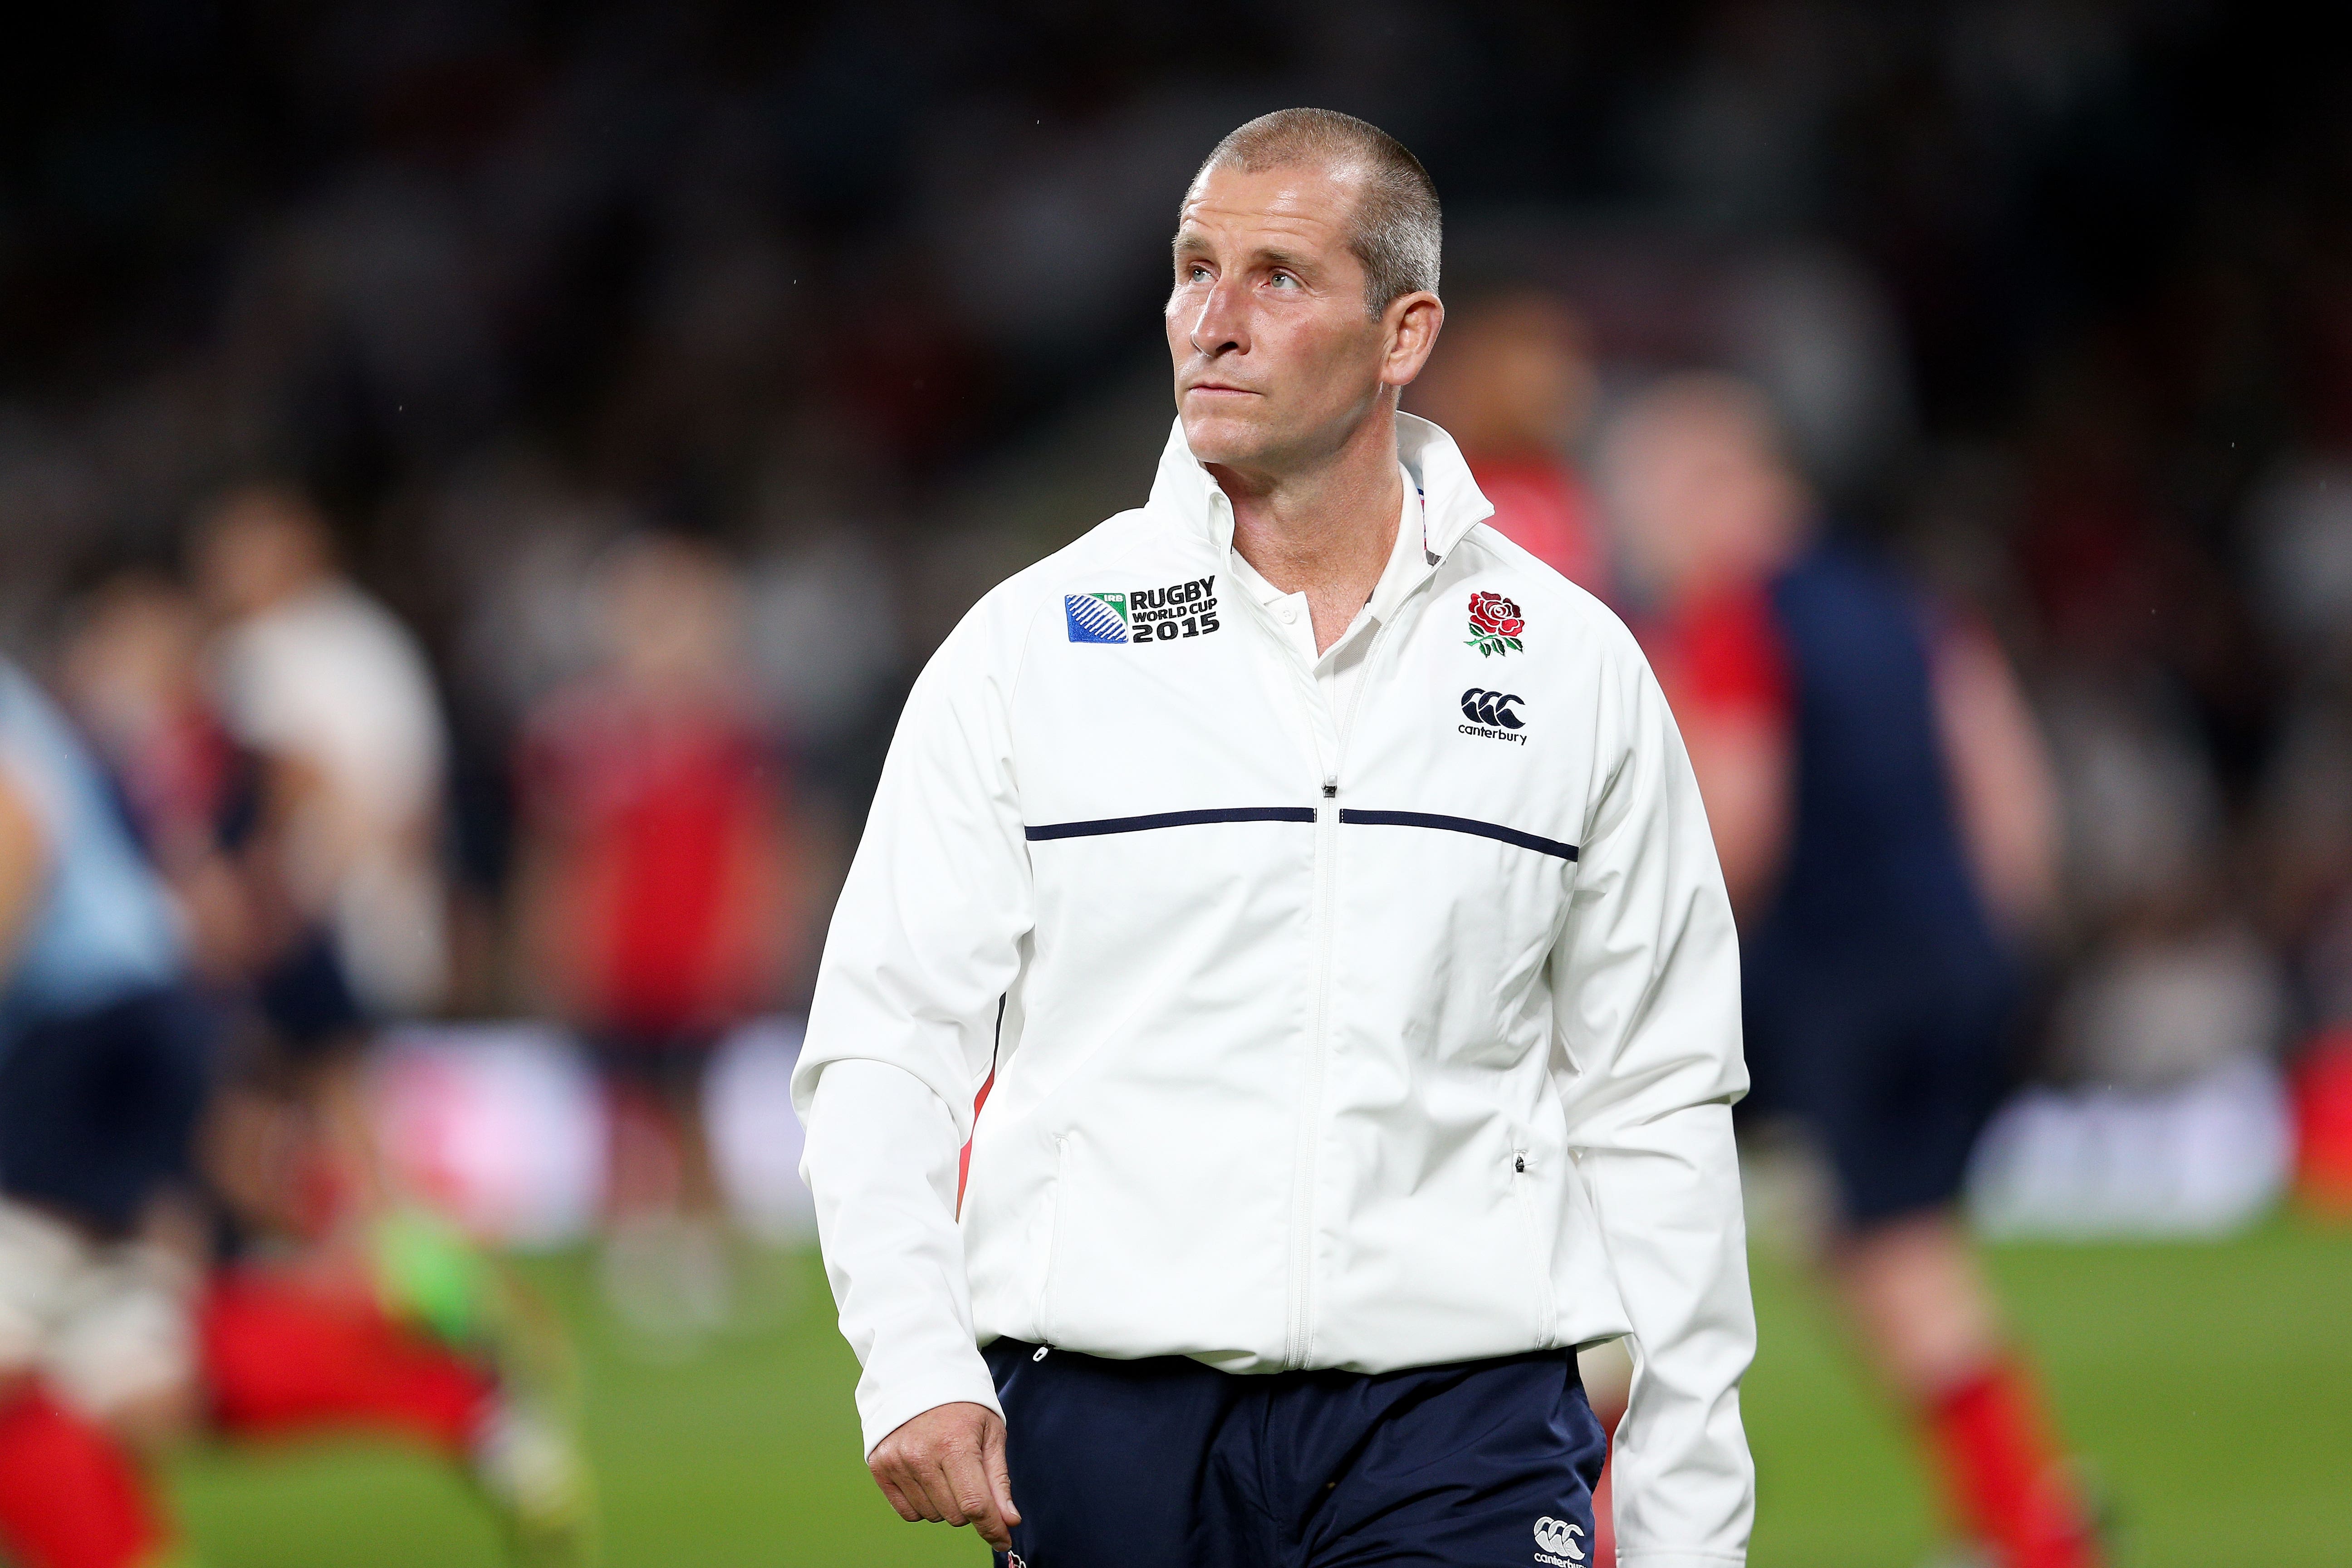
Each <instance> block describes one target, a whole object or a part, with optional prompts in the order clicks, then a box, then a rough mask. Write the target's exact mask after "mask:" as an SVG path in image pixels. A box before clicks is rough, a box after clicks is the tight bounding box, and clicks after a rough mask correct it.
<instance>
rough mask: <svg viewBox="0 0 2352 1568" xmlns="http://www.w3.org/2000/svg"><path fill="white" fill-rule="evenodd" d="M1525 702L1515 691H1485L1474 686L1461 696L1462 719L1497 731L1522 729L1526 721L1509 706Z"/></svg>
mask: <svg viewBox="0 0 2352 1568" xmlns="http://www.w3.org/2000/svg"><path fill="white" fill-rule="evenodd" d="M1526 700H1527V699H1526V698H1524V697H1522V696H1520V695H1519V694H1518V693H1517V692H1516V691H1514V692H1508V693H1506V692H1501V691H1486V690H1482V689H1480V688H1478V687H1475V686H1474V687H1472V688H1471V689H1469V690H1467V691H1465V692H1464V693H1463V694H1462V717H1464V718H1465V719H1467V720H1469V721H1471V722H1472V723H1474V724H1487V725H1491V726H1493V727H1494V728H1496V729H1498V730H1517V729H1522V728H1524V727H1525V726H1526V723H1527V721H1526V720H1524V719H1522V718H1520V717H1519V716H1518V715H1517V714H1516V713H1514V712H1512V711H1511V704H1512V703H1514V702H1525V701H1526Z"/></svg>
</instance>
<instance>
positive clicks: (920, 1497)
mask: <svg viewBox="0 0 2352 1568" xmlns="http://www.w3.org/2000/svg"><path fill="white" fill-rule="evenodd" d="M935 1473H936V1467H934V1466H932V1465H930V1464H928V1463H925V1462H923V1461H921V1460H919V1459H913V1458H897V1459H894V1460H893V1461H892V1468H891V1472H890V1479H892V1480H894V1481H896V1482H897V1483H898V1493H899V1495H900V1496H901V1497H904V1498H905V1499H906V1500H907V1502H908V1506H910V1507H911V1508H913V1509H914V1510H915V1517H916V1518H918V1519H927V1520H929V1521H931V1522H932V1523H933V1524H941V1523H944V1522H946V1521H947V1514H946V1512H945V1511H944V1510H942V1509H941V1508H940V1502H941V1497H940V1488H939V1486H938V1485H937V1484H936V1482H934V1481H933V1479H932V1477H933V1475H934V1474H935Z"/></svg>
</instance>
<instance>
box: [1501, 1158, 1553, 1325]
mask: <svg viewBox="0 0 2352 1568" xmlns="http://www.w3.org/2000/svg"><path fill="white" fill-rule="evenodd" d="M1535 1182H1536V1173H1535V1170H1534V1168H1533V1165H1532V1163H1531V1162H1530V1161H1529V1160H1528V1153H1527V1151H1526V1150H1524V1149H1520V1150H1516V1151H1514V1152H1512V1155H1511V1201H1512V1202H1513V1203H1514V1204H1516V1205H1517V1206H1518V1211H1519V1229H1520V1234H1521V1237H1522V1238H1523V1240H1524V1241H1525V1243H1526V1253H1527V1260H1528V1276H1529V1281H1530V1284H1531V1286H1532V1296H1533V1300H1534V1310H1535V1333H1536V1348H1537V1349H1538V1350H1549V1349H1551V1347H1552V1341H1553V1337H1554V1336H1555V1335H1556V1334H1557V1333H1558V1332H1559V1321H1558V1311H1557V1309H1556V1308H1555V1306H1554V1303H1553V1300H1552V1291H1551V1258H1552V1251H1553V1249H1552V1247H1549V1246H1547V1245H1546V1244H1545V1239H1544V1228H1543V1225H1542V1223H1541V1220H1540V1218H1539V1215H1541V1213H1542V1208H1541V1205H1539V1204H1538V1201H1537V1193H1536V1190H1535Z"/></svg>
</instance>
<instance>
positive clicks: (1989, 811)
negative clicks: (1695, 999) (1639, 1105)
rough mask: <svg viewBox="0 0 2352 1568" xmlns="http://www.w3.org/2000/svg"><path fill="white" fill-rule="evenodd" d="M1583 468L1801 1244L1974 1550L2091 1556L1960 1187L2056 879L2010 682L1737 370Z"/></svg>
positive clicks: (2015, 1556)
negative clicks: (1822, 522) (1828, 519)
mask: <svg viewBox="0 0 2352 1568" xmlns="http://www.w3.org/2000/svg"><path fill="white" fill-rule="evenodd" d="M1604 473H1605V475H1606V479H1607V484H1608V493H1609V495H1610V499H1611V501H1612V515H1613V517H1614V519H1615V520H1616V521H1618V522H1619V523H1620V525H1621V527H1622V542H1623V546H1624V559H1625V561H1626V563H1627V564H1628V568H1629V572H1630V574H1632V575H1633V578H1634V582H1635V585H1636V586H1637V587H1638V590H1639V592H1640V595H1641V600H1642V603H1643V607H1644V609H1645V610H1646V611H1647V614H1646V615H1644V616H1643V617H1641V618H1640V620H1639V622H1638V625H1639V626H1640V629H1641V631H1642V634H1643V643H1644V646H1645V647H1647V648H1648V650H1649V653H1650V657H1651V659H1652V661H1653V664H1654V668H1656V670H1657V673H1658V679H1659V682H1660V684H1661V685H1662V686H1664V689H1665V691H1666V694H1667V698H1668V700H1669V701H1670V702H1671V703H1672V704H1673V706H1674V710H1675V717H1676V720H1677V721H1678V722H1679V723H1680V724H1681V726H1682V731H1683V734H1684V736H1685V742H1686V744H1687V745H1688V747H1689V751H1690V757H1691V765H1692V768H1693V770H1694V771H1695V772H1696V774H1697V776H1698V781H1699V788H1700V793H1701V795H1703V796H1704V797H1705V799H1706V807H1707V817H1708V820H1709V822H1710V823H1711V824H1712V825H1713V826H1714V829H1715V838H1716V849H1717V857H1718V858H1719V859H1720V860H1721V862H1722V865H1723V872H1724V880H1725V883H1726V886H1727V889H1728V891H1729V893H1730V895H1731V900H1732V907H1733V909H1734V910H1735V911H1736V912H1737V914H1738V918H1739V923H1740V935H1741V966H1742V971H1743V976H1742V978H1743V987H1742V989H1743V992H1744V1000H1745V1013H1746V1018H1747V1025H1748V1060H1749V1062H1750V1063H1751V1065H1752V1068H1753V1070H1754V1073H1755V1080H1756V1092H1755V1096H1754V1099H1753V1100H1752V1102H1751V1103H1752V1105H1754V1106H1755V1107H1756V1108H1758V1109H1759V1110H1762V1111H1764V1112H1766V1113H1768V1114H1772V1115H1777V1116H1779V1117H1781V1118H1785V1119H1786V1120H1787V1121H1790V1122H1793V1123H1794V1124H1795V1126H1796V1127H1797V1128H1798V1129H1799V1130H1800V1131H1801V1132H1802V1133H1803V1134H1804V1135H1805V1136H1806V1138H1807V1139H1808V1141H1809V1142H1811V1144H1812V1145H1813V1146H1814V1147H1815V1148H1816V1150H1817V1151H1818V1152H1819V1153H1820V1154H1821V1155H1822V1157H1823V1160H1824V1162H1825V1163H1826V1164H1827V1166H1828V1168H1829V1171H1830V1174H1831V1176H1832V1184H1833V1187H1834V1192H1835V1199H1836V1202H1835V1210H1836V1212H1835V1213H1834V1215H1832V1216H1831V1220H1830V1225H1829V1231H1828V1235H1827V1237H1826V1240H1825V1245H1824V1247H1823V1249H1822V1265H1823V1268H1824V1271H1825V1272H1826V1274H1827V1275H1828V1277H1829V1279H1830V1281H1831V1282H1832V1285H1833V1286H1834V1288H1835V1289H1836V1292H1837V1295H1838V1297H1839V1298H1840V1300H1841V1302H1842V1304H1843V1307H1844V1309H1845V1310H1846V1312H1847V1314H1848V1316H1849V1318H1850V1320H1851V1321H1852V1322H1853V1326H1854V1328H1855V1329H1856V1330H1857V1331H1858V1334H1857V1342H1858V1344H1859V1347H1860V1348H1861V1350H1862V1351H1863V1352H1864V1355H1865V1356H1866V1357H1867V1359H1868V1360H1869V1361H1870V1362H1871V1363H1872V1364H1873V1367H1874V1370H1875V1371H1876V1372H1877V1373H1879V1375H1880V1376H1881V1377H1882V1378H1883V1379H1884V1381H1885V1383H1886V1384H1888V1385H1889V1386H1890V1387H1891V1388H1892V1390H1893V1391H1894V1392H1895V1394H1897V1396H1898V1397H1900V1398H1901V1399H1902V1400H1903V1401H1904V1402H1905V1403H1906V1405H1908V1406H1909V1408H1910V1410H1911V1411H1912V1413H1913V1414H1914V1415H1915V1417H1916V1419H1917V1421H1918V1423H1919V1425H1920V1427H1921V1430H1922V1434H1923V1436H1925V1437H1926V1438H1927V1443H1928V1447H1929V1451H1930V1453H1931V1455H1932V1456H1933V1458H1934V1460H1935V1462H1936V1465H1937V1469H1938V1470H1939V1471H1940V1472H1941V1477H1942V1479H1943V1481H1944V1482H1945V1486H1946V1489H1947V1491H1948V1496H1949V1498H1950V1500H1951V1506H1952V1511H1953V1513H1954V1515H1955V1516H1956V1518H1957V1520H1958V1523H1959V1524H1960V1527H1961V1529H1962V1530H1963V1531H1964V1532H1965V1533H1966V1534H1967V1535H1968V1536H1969V1537H1970V1538H1971V1539H1972V1541H1973V1542H1974V1543H1975V1544H1976V1545H1977V1546H1979V1547H1980V1548H1981V1549H1982V1550H1984V1551H1985V1552H1988V1553H1989V1554H1990V1562H1991V1563H1996V1564H1998V1565H1999V1568H2095V1564H2097V1563H2100V1562H2101V1561H2102V1560H2103V1559H2102V1554H2101V1552H2100V1549H2099V1546H2098V1543H2097V1541H2096V1536H2095V1528H2094V1522H2093V1521H2092V1519H2091V1516H2090V1510H2088V1508H2087V1507H2086V1506H2085V1503H2084V1500H2083V1499H2082V1498H2081V1497H2080V1496H2079V1495H2078V1491H2077V1489H2076V1486H2075V1483H2074V1480H2073V1479H2072V1478H2071V1477H2070V1475H2069V1474H2068V1472H2067V1469H2066V1467H2065V1465H2064V1462H2063V1458H2062V1455H2061V1451H2060V1449H2059V1447H2058V1444H2057V1440H2056V1436H2055V1433H2054V1431H2053V1429H2052V1427H2051V1426H2050V1423H2049V1421H2048V1419H2047V1417H2046V1416H2045V1415H2044V1414H2043V1412H2042V1400H2041V1395H2040V1391H2039V1389H2038V1387H2037V1380H2036V1379H2035V1378H2034V1376H2033V1375H2032V1372H2031V1371H2030V1369H2029V1368H2028V1366H2027V1365H2026V1363H2024V1361H2023V1360H2022V1358H2021V1356H2020V1355H2019V1354H2018V1353H2017V1352H2016V1351H2015V1350H2014V1349H2013V1348H2012V1347H2011V1341H2010V1338H2009V1335H2008V1333H2007V1331H2005V1330H2004V1328H2003V1326H2002V1324H2001V1321H2000V1311H1999V1309H1998V1306H1997V1304H1996V1302H1995V1300H1994V1298H1993V1293H1992V1289H1991V1286H1990V1281H1989V1280H1988V1279H1987V1278H1986V1276H1985V1273H1984V1269H1983V1267H1982V1265H1981V1263H1980V1262H1979V1259H1978V1257H1977V1254H1976V1251H1975V1249H1974V1247H1972V1246H1971V1244H1970V1243H1969V1239H1968V1237H1967V1235H1966V1233H1965V1231H1964V1230H1963V1228H1962V1226H1961V1223H1960V1221H1959V1219H1958V1215H1957V1213H1956V1211H1955V1203H1956V1200H1957V1198H1958V1193H1959V1189H1960V1184H1961V1179H1962V1176H1963V1173H1964V1171H1965V1167H1966V1163H1967V1160H1968V1155H1969V1150H1970V1148H1971V1147H1972V1145H1973V1144H1974V1142H1975V1139H1976V1135H1977V1133H1978V1131H1979V1130H1980V1129H1981V1127H1982V1126H1983V1123H1984V1121H1985V1119H1986V1117H1987V1116H1988V1115H1989V1114H1990V1111H1991V1110H1992V1107H1993V1104H1994V1102H1995V1100H1996V1099H1997V1097H1998V1095H1999V1093H2000V1087H2001V1076H2002V1055H2003V1049H2004V1044H2005V1037H2006V1033H2007V1029H2008V1026H2009V1024H2010V1021H2011V1018H2012V1016H2014V1012H2015V1008H2016V1004H2017V1001H2018V993H2019V984H2018V974H2017V970H2018V967H2019V961H2018V950H2019V949H2020V947H2021V945H2022V942H2021V939H2022V938H2023V936H2024V935H2025V934H2026V933H2027V932H2028V931H2030V929H2031V927H2032V925H2033V923H2034V922H2035V921H2037V919H2039V918H2040V916H2041V913H2042V910H2044V908H2045V907H2046V905H2047V902H2048V900H2049V898H2050V896H2051V892H2052V888H2053V864H2054V857H2055V833H2054V828H2053V822H2054V817H2055V811H2054V805H2053V788H2052V784H2051V782H2050V777H2049V773H2048V769H2047V765H2046V763H2045V762H2044V760H2043V758H2042V751H2041V746H2040V742H2039V740H2038V738H2037V737H2036V735H2035V733H2034V730H2033V727H2032V720H2031V717H2030V715H2029V714H2028V712H2027V710H2026V708H2025V706H2024V702H2023V700H2022V699H2021V696H2020V695H2019V693H2018V690H2017V688H2016V685H2015V682H2014V679H2013V678H2012V677H2011V674H2010V671H2009V669H2008V667H2007V664H2006V662H2005V660H2004V659H2003V658H2002V657H2001V654H2000V649H1999V647H1998V646H1997V645H1996V644H1995V643H1993V641H1992V640H1991V638H1990V637H1989V636H1988V635H1986V634H1985V633H1983V632H1982V631H1980V630H1979V629H1977V628H1975V627H1974V626H1971V625H1969V623H1968V622H1967V621H1965V620H1964V619H1962V618H1960V617H1958V616H1955V615H1953V614H1952V613H1951V612H1949V611H1948V610H1946V609H1943V608H1942V607H1940V606H1937V605H1933V604H1931V603H1929V602H1928V601H1927V598H1926V596H1925V595H1922V594H1920V593H1919V592H1917V591H1916V589H1914V588H1913V587H1912V586H1911V585H1910V584H1907V583H1906V582H1905V581H1904V580H1903V579H1902V578H1901V577H1900V575H1899V574H1896V573H1895V572H1893V571H1892V570H1890V569H1889V568H1888V567H1886V566H1885V565H1884V564H1882V563H1879V562H1877V561H1876V560H1874V558H1873V557H1872V556H1871V555H1869V554H1868V553H1867V552H1864V551H1862V550H1860V549H1858V548H1856V547H1854V546H1853V545H1850V544H1848V543H1845V542H1842V541H1839V540H1837V539H1835V538H1831V537H1824V536H1822V534H1821V532H1820V531H1819V530H1818V528H1817V526H1816V522H1815V513H1814V503H1813V500H1812V498H1811V495H1810V494H1809V492H1808V491H1807V489H1806V488H1805V486H1804V483H1803V481H1802V479H1801V478H1800V476H1799V475H1798V473H1797V471H1796V468H1795V467H1794V465H1793V464H1792V463H1791V462H1790V460H1789V458H1787V456H1786V454H1785V451H1784V448H1783V447H1782V445H1781V441H1780V435H1779V432H1778V429H1777V427H1776V426H1775V423H1774V421H1773V419H1772V416H1771V414H1770V411H1769V407H1768V406H1767V405H1766V403H1765V401H1764V399H1763V398H1762V397H1761V395H1759V394H1758V393H1757V392H1756V391H1754V390H1753V389H1752V388H1750V387H1748V386H1747V385H1746V384H1742V383H1740V382H1738V381H1735V380H1732V379H1731V378H1728V377H1723V376H1712V375H1707V376H1690V377H1682V378H1675V379H1672V380H1669V381H1667V382H1666V383H1664V384H1662V385H1660V386H1659V387H1657V388H1654V390H1652V391H1651V392H1650V393H1648V394H1647V395H1644V396H1643V398H1641V399H1640V400H1638V401H1637V402H1636V403H1635V404H1634V405H1633V407H1632V408H1630V409H1629V410H1628V411H1627V413H1626V414H1625V416H1623V418H1622V420H1621V421H1620V422H1619V424H1618V425H1617V426H1616V427H1615V428H1614V430H1613V431H1612V434H1611V437H1610V440H1609V442H1608V448H1607V458H1606V462H1605V465H1604Z"/></svg>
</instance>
